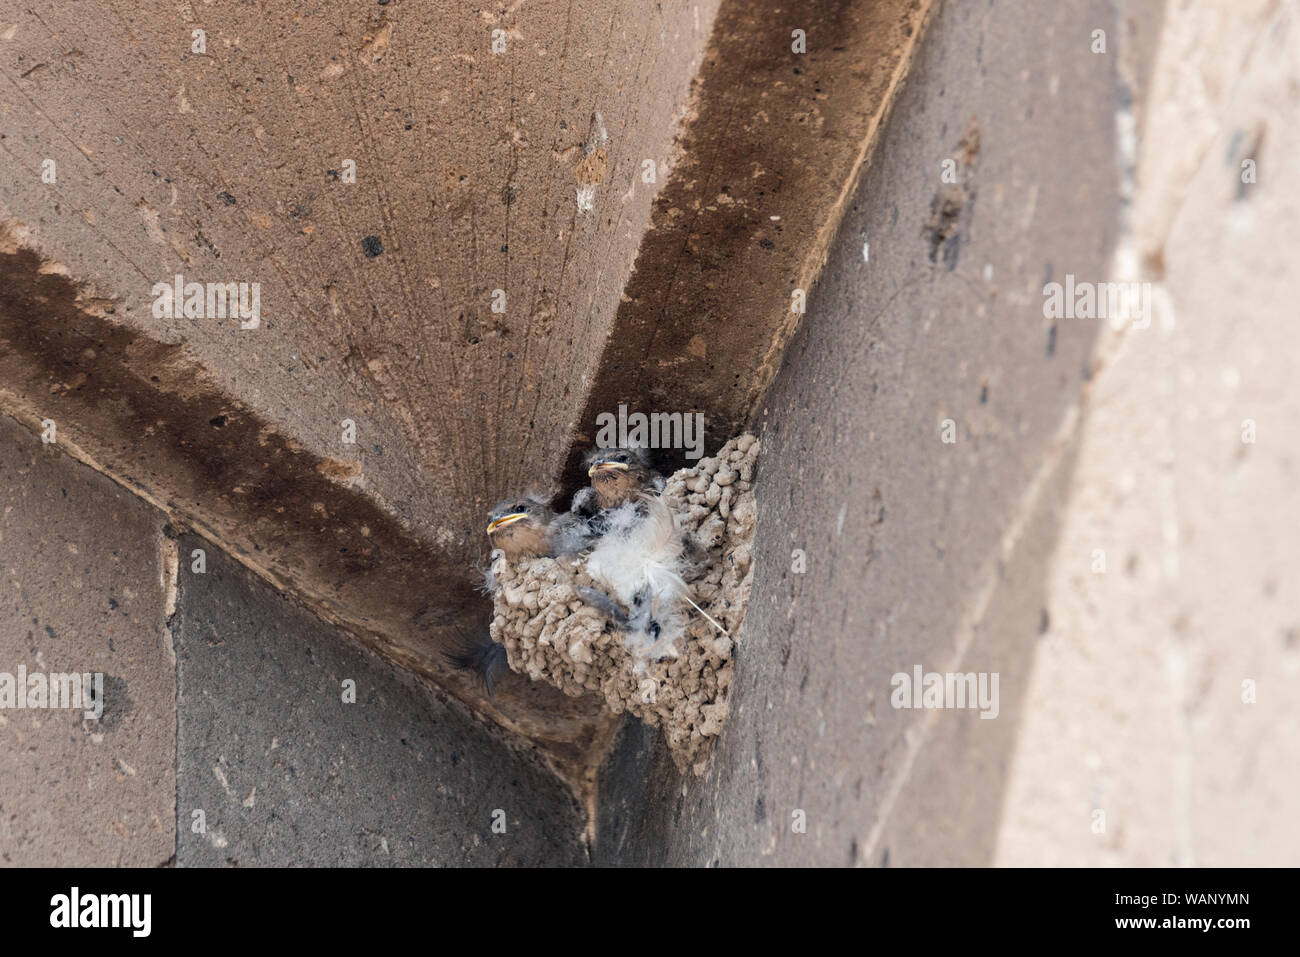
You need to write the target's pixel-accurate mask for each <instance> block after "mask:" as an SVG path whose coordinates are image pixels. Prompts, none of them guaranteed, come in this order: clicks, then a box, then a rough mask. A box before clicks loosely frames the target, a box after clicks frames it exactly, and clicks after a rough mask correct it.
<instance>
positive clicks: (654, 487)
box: [584, 446, 664, 509]
mask: <svg viewBox="0 0 1300 957" xmlns="http://www.w3.org/2000/svg"><path fill="white" fill-rule="evenodd" d="M584 461H585V464H586V465H587V477H588V478H590V479H591V488H592V489H593V490H594V491H595V493H596V503H597V504H598V505H599V506H600V507H601V508H603V509H611V508H617V507H618V506H620V505H624V504H626V503H628V502H631V501H633V500H634V499H636V497H637V496H638V495H640V494H641V493H642V492H660V491H662V490H663V487H664V477H663V476H662V475H660V474H659V473H658V472H656V471H655V470H654V469H652V468H651V467H650V453H649V451H648V450H647V449H644V448H640V447H636V446H634V447H630V448H628V447H618V448H610V449H592V450H591V451H590V452H588V453H587V456H586V458H585V460H584Z"/></svg>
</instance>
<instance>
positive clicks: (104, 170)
mask: <svg viewBox="0 0 1300 957" xmlns="http://www.w3.org/2000/svg"><path fill="white" fill-rule="evenodd" d="M927 9H928V3H925V2H922V0H910V2H907V0H879V2H875V3H872V4H865V5H864V4H850V3H846V2H840V3H834V4H830V5H826V4H817V3H813V2H810V0H807V2H799V3H796V4H795V5H794V6H790V5H788V4H786V5H780V6H778V5H776V4H775V3H770V2H762V3H756V2H745V0H723V2H722V3H721V4H719V3H718V2H716V0H703V2H698V3H691V4H685V5H662V4H661V5H645V4H640V3H635V2H631V0H625V2H614V3H610V2H603V0H602V2H597V0H580V2H577V3H575V4H571V5H569V6H567V7H564V8H562V9H561V8H559V7H556V8H549V7H535V6H532V5H528V6H521V5H514V6H511V7H509V8H506V7H505V6H498V7H493V8H489V9H479V8H474V7H472V6H471V5H466V4H461V3H455V2H451V0H442V2H437V3H431V4H427V3H422V4H414V3H406V2H402V0H395V2H393V3H389V4H379V5H374V6H371V7H363V8H358V7H356V6H355V5H354V4H350V3H344V2H323V3H320V4H317V5H314V6H309V7H307V8H304V7H302V5H301V4H296V3H288V2H279V0H277V2H272V3H270V4H269V5H266V6H264V8H262V9H260V10H259V11H258V13H257V16H256V17H255V18H253V17H251V16H250V15H249V14H247V13H246V12H244V11H241V10H239V9H236V8H229V9H227V8H216V7H200V6H193V5H189V4H182V5H180V6H179V7H178V6H176V5H171V4H163V3H159V4H156V5H154V6H149V7H146V8H143V9H137V10H136V11H135V12H133V13H130V14H127V15H123V14H122V13H121V12H120V11H119V10H117V9H116V8H114V7H113V6H112V5H110V4H107V3H86V4H81V5H78V7H77V8H76V10H71V9H66V8H64V7H63V6H61V5H58V4H55V3H51V2H46V3H37V4H34V5H32V6H31V7H29V8H26V9H25V10H23V11H21V12H16V13H15V14H14V19H13V21H12V22H6V23H0V117H2V119H3V124H4V134H5V135H4V137H3V139H2V140H0V148H3V150H4V152H5V155H6V162H5V164H3V168H2V169H0V224H3V225H2V228H0V277H2V278H3V282H2V283H0V408H3V409H4V410H5V411H7V412H8V413H10V414H11V415H13V416H15V417H17V418H18V419H20V420H21V421H23V422H25V423H27V424H28V425H29V427H33V428H35V427H37V426H38V425H39V423H40V422H42V421H44V420H47V419H49V420H53V421H54V422H55V423H57V426H58V428H59V430H60V431H59V435H60V441H61V442H62V443H63V446H64V447H65V448H67V449H68V450H69V451H71V452H72V453H73V454H74V455H76V456H77V457H78V458H80V459H81V460H83V461H85V462H87V463H90V464H92V465H94V467H96V468H98V469H100V470H102V471H104V472H105V473H106V474H108V475H110V476H112V477H113V478H115V479H116V480H117V481H119V482H121V483H123V484H124V485H126V486H127V487H129V488H131V489H133V490H134V491H136V492H137V493H139V494H141V495H142V496H144V497H146V498H147V499H149V500H150V501H152V502H154V503H155V504H157V505H158V506H159V507H161V508H163V509H164V510H166V511H167V512H168V514H169V515H170V516H172V518H173V520H174V521H176V522H177V523H178V524H182V523H183V524H185V525H188V526H190V527H193V528H195V529H196V530H198V531H200V532H201V533H202V534H204V535H205V536H207V537H209V538H210V539H212V540H214V541H216V542H219V543H220V544H221V545H222V546H223V547H224V548H226V549H228V550H229V551H230V552H231V553H232V554H234V555H236V556H237V557H238V558H239V559H240V560H241V561H242V562H244V563H245V564H246V565H248V566H249V567H250V568H252V569H254V570H255V571H257V572H258V573H259V574H260V575H262V576H263V577H264V578H266V579H267V580H268V581H270V582H272V583H273V584H275V585H276V586H277V587H279V588H281V589H283V590H285V591H287V592H291V593H293V594H294V595H296V596H297V597H298V598H300V599H301V600H302V601H304V602H305V603H306V604H307V605H309V606H310V607H311V608H312V609H313V610H315V611H316V612H317V613H318V614H320V615H321V616H323V617H325V618H326V619H328V620H330V621H332V622H335V623H337V624H340V625H342V626H343V627H345V628H347V629H348V630H349V631H351V632H352V633H354V634H355V635H356V637H357V638H358V639H360V640H362V641H364V642H366V643H368V644H369V645H370V646H372V647H374V648H376V649H377V650H379V651H381V652H382V653H384V654H385V655H386V656H387V657H389V658H390V659H391V660H393V661H396V662H398V663H399V664H401V665H403V666H405V667H407V668H410V669H413V670H415V671H418V672H420V673H422V674H424V675H427V676H429V677H432V678H434V679H435V680H438V681H440V682H442V683H443V684H444V685H445V686H446V687H447V688H448V689H449V690H451V691H452V692H453V693H454V694H456V695H458V696H460V697H461V698H462V699H463V700H465V701H467V702H469V703H471V704H472V705H473V706H474V707H476V708H478V709H479V710H481V711H483V712H484V713H486V714H489V715H491V716H492V717H494V718H495V719H496V720H498V721H499V722H501V723H502V724H503V725H505V726H506V727H508V728H511V729H513V730H515V731H518V732H520V733H522V734H525V735H528V736H529V737H531V738H533V739H534V740H536V741H537V742H538V743H539V744H541V745H542V746H543V747H544V748H545V749H547V750H548V752H549V753H550V754H551V755H552V758H553V760H554V761H555V762H556V765H557V767H559V768H561V769H562V773H564V774H566V775H567V776H568V777H570V778H571V779H572V780H580V779H589V778H590V775H591V773H593V772H592V768H593V764H592V762H593V760H595V758H597V757H598V756H599V754H600V753H601V748H602V746H603V742H604V741H605V740H606V739H607V737H608V735H609V733H610V732H611V730H612V726H611V725H610V723H609V722H608V721H606V720H604V719H603V718H601V717H600V716H599V712H598V710H597V708H596V706H595V704H594V703H593V702H589V701H586V700H580V701H573V700H570V699H565V698H562V697H560V696H558V695H556V694H553V693H548V692H546V691H545V690H544V689H540V688H530V687H527V686H525V685H523V684H522V683H520V682H515V683H513V684H512V685H510V686H508V687H507V688H505V689H503V690H502V692H501V694H500V695H499V697H498V699H497V700H495V701H489V700H487V699H486V698H485V697H484V696H483V695H482V693H481V691H480V690H479V689H477V688H476V687H474V686H473V684H472V683H470V682H467V681H465V680H464V679H463V678H461V677H459V676H457V675H454V674H449V673H448V669H447V667H446V665H445V662H444V661H443V657H442V652H443V651H445V650H447V649H448V648H450V647H452V646H454V645H456V644H458V643H460V642H462V641H463V640H464V638H465V635H466V633H467V631H470V630H472V629H473V628H474V627H475V626H477V625H478V624H479V623H480V622H481V621H482V620H483V617H484V616H485V614H486V602H484V601H482V600H481V599H480V598H479V596H477V595H475V593H474V591H473V581H474V578H475V576H474V574H473V571H472V566H473V564H474V563H475V562H476V561H477V560H479V559H481V558H482V557H483V555H484V553H485V543H484V541H483V536H482V534H481V524H482V515H483V512H484V510H485V509H486V508H487V507H488V506H489V505H490V504H491V503H492V502H493V501H494V500H495V499H497V498H498V497H500V496H501V495H503V494H505V493H506V492H507V491H508V490H514V489H517V488H519V487H520V486H523V485H527V484H530V483H531V484H536V485H539V486H541V487H543V488H554V487H557V486H563V485H565V484H566V483H568V484H572V475H571V473H570V474H569V475H568V476H567V477H566V473H565V463H566V462H567V463H570V465H571V464H572V463H573V462H574V461H575V456H576V454H577V450H578V448H579V447H581V446H583V445H586V444H587V443H588V442H590V440H591V436H592V433H593V429H592V425H593V419H594V416H595V414H596V413H597V412H599V411H602V410H610V411H612V409H613V407H614V406H616V404H617V400H619V399H623V398H627V399H629V400H631V401H632V402H633V403H634V404H639V405H641V406H643V407H644V406H645V405H647V404H653V407H654V408H666V409H680V410H681V411H687V410H688V409H698V410H700V411H703V412H705V413H706V415H707V416H708V418H707V421H708V424H709V430H710V435H711V437H712V439H713V440H714V441H715V442H716V441H720V440H721V439H722V438H724V437H726V435H727V434H729V433H730V432H731V431H732V430H733V428H734V427H735V426H736V425H737V424H738V423H740V422H741V421H742V420H743V419H744V418H745V417H746V415H747V414H748V412H749V410H750V409H751V408H752V407H753V404H754V402H755V401H756V399H757V397H758V396H759V395H761V393H762V390H763V388H764V387H765V385H766V383H767V381H768V380H769V379H770V377H771V375H772V372H773V370H774V369H775V363H776V360H777V357H778V356H779V354H780V351H781V348H782V346H783V344H784V342H785V340H786V339H787V338H788V336H789V333H790V331H791V330H792V329H793V328H794V326H795V325H796V324H797V321H798V314H797V313H792V312H791V311H790V308H789V294H790V287H791V286H794V285H799V286H803V287H809V286H811V285H812V283H813V281H814V279H815V277H816V273H817V270H818V269H819V267H820V264H821V261H822V259H823V258H824V256H825V250H826V247H827V244H828V241H829V237H830V236H831V235H832V234H833V232H834V229H835V227H836V224H837V223H838V221H839V218H840V216H841V215H842V213H843V206H844V199H845V197H846V196H847V195H848V194H849V192H850V191H851V188H852V183H853V182H854V181H855V179H856V177H857V175H858V173H859V171H860V169H861V168H862V166H863V165H864V162H865V160H866V158H867V156H868V155H869V152H870V148H871V144H872V143H873V141H874V136H875V134H876V131H877V129H878V128H879V124H880V121H881V119H882V117H883V116H884V115H885V113H886V112H887V110H888V106H889V104H890V102H891V101H892V96H893V91H894V89H895V87H896V85H897V82H898V80H899V78H900V77H901V76H902V75H903V73H904V72H905V70H906V65H907V62H908V59H909V57H910V55H911V52H912V49H913V47H914V45H915V44H916V42H917V39H918V37H919V35H920V27H921V25H922V23H923V20H924V17H925V13H926V10H927ZM796 31H798V32H801V33H802V34H803V36H804V42H806V44H807V46H806V52H797V51H796V49H795V48H794V44H795V43H796ZM354 173H355V176H354ZM651 174H652V175H651ZM724 261H725V262H726V264H727V269H726V270H725V271H724V270H721V268H720V267H721V265H722V264H723V262H724ZM724 273H725V275H724ZM177 275H180V276H183V277H184V281H185V282H199V283H240V282H247V283H258V284H259V286H258V289H259V300H258V305H259V314H258V316H257V321H256V324H255V326H254V327H251V328H244V326H253V320H252V319H251V318H247V319H246V320H245V321H243V322H241V321H240V320H239V319H236V318H230V317H227V318H224V319H223V318H215V317H213V316H208V315H205V316H202V317H199V316H187V315H185V314H184V312H183V311H182V312H181V314H179V315H172V314H167V313H166V312H165V310H160V309H157V308H155V307H156V306H158V304H159V292H158V284H166V283H170V282H173V281H174V277H175V276H177ZM755 276H759V277H762V278H763V280H764V281H762V282H760V283H758V284H757V285H753V288H750V287H751V285H752V279H753V278H754V277H755ZM767 277H771V281H770V282H768V281H767ZM246 302H247V303H248V304H249V305H250V306H251V287H250V296H249V299H248V300H246ZM205 305H206V304H205ZM656 330H657V331H656ZM660 333H661V334H660ZM702 344H707V345H704V346H702ZM631 383H635V384H636V387H635V388H630V384H631ZM688 384H689V385H688ZM349 423H350V424H351V425H354V426H355V442H350V441H348V440H349V439H350V438H352V435H351V426H350V425H349Z"/></svg>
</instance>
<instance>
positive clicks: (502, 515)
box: [487, 495, 591, 564]
mask: <svg viewBox="0 0 1300 957" xmlns="http://www.w3.org/2000/svg"><path fill="white" fill-rule="evenodd" d="M489 518H490V521H489V522H488V527H487V535H488V541H489V542H490V543H491V544H492V547H493V548H499V549H501V553H502V554H503V555H505V557H506V561H508V562H510V563H511V564H513V563H515V562H517V561H519V560H521V559H524V558H563V557H570V556H573V555H577V554H579V553H580V552H581V551H582V550H583V549H584V548H585V547H586V544H587V540H588V538H589V537H590V534H591V532H590V528H589V526H588V520H587V519H586V518H584V517H583V516H581V515H576V514H574V513H572V512H570V513H568V514H566V515H556V514H555V512H553V511H552V510H551V508H550V506H548V505H547V504H546V501H545V500H544V499H542V498H540V497H537V496H533V495H526V496H523V497H521V498H508V499H505V500H504V501H502V502H499V503H497V506H496V508H494V509H492V513H491V515H490V516H489Z"/></svg>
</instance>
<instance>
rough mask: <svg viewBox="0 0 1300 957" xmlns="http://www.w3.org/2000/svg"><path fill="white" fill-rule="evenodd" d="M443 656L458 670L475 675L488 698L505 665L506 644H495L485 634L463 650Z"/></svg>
mask: <svg viewBox="0 0 1300 957" xmlns="http://www.w3.org/2000/svg"><path fill="white" fill-rule="evenodd" d="M445 657H446V658H447V661H448V662H450V663H451V665H452V667H453V668H456V669H457V670H458V671H468V672H471V673H473V674H474V675H476V676H477V677H478V679H479V681H481V682H483V687H484V688H486V689H487V693H488V697H489V698H490V697H492V691H493V689H494V688H495V687H496V682H497V677H498V676H499V675H500V674H501V673H502V672H503V671H504V670H505V668H506V665H507V661H506V646H505V645H499V644H497V643H496V642H495V641H493V640H492V639H491V638H490V637H488V636H487V635H484V636H483V637H482V638H480V639H479V640H478V641H476V642H474V644H472V645H470V646H469V647H468V648H466V649H465V650H464V651H459V652H454V653H449V654H447V655H446V656H445Z"/></svg>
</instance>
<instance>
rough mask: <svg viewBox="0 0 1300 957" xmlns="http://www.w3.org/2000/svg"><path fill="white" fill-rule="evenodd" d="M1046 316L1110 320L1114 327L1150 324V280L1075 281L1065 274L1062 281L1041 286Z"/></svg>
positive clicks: (1143, 326)
mask: <svg viewBox="0 0 1300 957" xmlns="http://www.w3.org/2000/svg"><path fill="white" fill-rule="evenodd" d="M1043 318H1045V319H1109V320H1110V322H1111V325H1113V326H1114V327H1115V328H1116V329H1121V328H1123V327H1124V326H1125V325H1126V324H1131V328H1133V329H1145V328H1147V327H1148V326H1150V325H1151V283H1149V282H1076V281H1075V278H1074V273H1067V274H1066V277H1065V282H1064V283H1059V282H1049V283H1047V284H1046V285H1044V286H1043Z"/></svg>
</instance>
